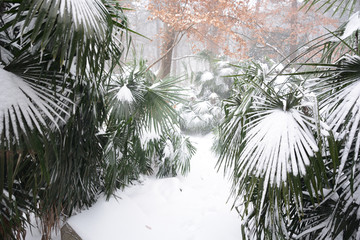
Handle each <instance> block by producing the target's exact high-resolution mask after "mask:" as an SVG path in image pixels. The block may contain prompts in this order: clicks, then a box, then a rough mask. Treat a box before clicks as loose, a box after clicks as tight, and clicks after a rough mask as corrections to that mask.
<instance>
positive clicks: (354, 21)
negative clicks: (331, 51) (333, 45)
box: [340, 12, 360, 39]
mask: <svg viewBox="0 0 360 240" xmlns="http://www.w3.org/2000/svg"><path fill="white" fill-rule="evenodd" d="M359 29H360V12H356V13H354V14H353V15H351V17H350V18H349V22H348V23H347V24H346V27H345V31H344V33H343V35H342V36H341V37H340V38H341V39H345V38H347V37H349V36H351V35H352V34H353V33H354V32H355V31H356V30H359Z"/></svg>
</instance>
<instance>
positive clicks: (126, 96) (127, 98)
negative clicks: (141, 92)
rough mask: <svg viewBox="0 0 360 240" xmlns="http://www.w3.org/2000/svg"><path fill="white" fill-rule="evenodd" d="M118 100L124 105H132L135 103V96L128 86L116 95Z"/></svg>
mask: <svg viewBox="0 0 360 240" xmlns="http://www.w3.org/2000/svg"><path fill="white" fill-rule="evenodd" d="M116 98H117V99H118V100H119V101H120V102H122V103H125V102H127V103H132V102H133V101H134V96H133V95H132V93H131V91H130V89H129V88H128V87H127V86H126V84H125V85H124V86H122V87H121V88H120V90H119V92H118V93H117V94H116Z"/></svg>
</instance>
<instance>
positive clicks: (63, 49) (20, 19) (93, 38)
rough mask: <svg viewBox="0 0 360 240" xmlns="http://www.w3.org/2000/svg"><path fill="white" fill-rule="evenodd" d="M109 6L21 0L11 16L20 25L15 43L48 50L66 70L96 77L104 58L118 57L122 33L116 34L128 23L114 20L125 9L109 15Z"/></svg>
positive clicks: (91, 1)
mask: <svg viewBox="0 0 360 240" xmlns="http://www.w3.org/2000/svg"><path fill="white" fill-rule="evenodd" d="M110 5H111V4H109V3H108V2H106V6H105V5H104V3H103V1H101V0H32V1H21V2H20V4H19V5H14V10H13V11H11V12H10V14H8V18H9V19H10V21H9V23H13V26H15V25H16V26H18V27H19V28H20V34H18V36H15V37H16V42H20V43H21V44H22V45H23V46H25V47H26V48H29V49H30V51H31V52H36V51H40V52H41V53H44V52H47V51H49V52H50V53H51V55H52V57H53V60H56V61H54V62H56V63H58V62H59V63H60V66H62V67H63V69H62V71H65V72H66V73H68V72H71V73H73V74H75V73H76V74H77V75H82V76H84V75H90V76H92V78H94V76H95V75H97V74H102V71H100V72H99V70H100V69H102V68H103V66H104V64H105V59H109V58H110V57H109V56H112V57H113V58H116V57H115V56H117V57H119V56H120V55H121V52H122V49H123V45H122V42H121V40H120V38H121V36H116V35H115V34H114V33H117V32H119V31H120V32H121V31H122V30H123V29H124V28H126V22H124V21H125V20H124V21H123V20H121V23H119V22H116V20H115V19H112V17H114V18H116V17H118V15H117V14H122V12H121V11H116V13H115V11H113V9H112V13H111V14H110V13H109V11H108V8H110ZM111 7H112V6H111ZM112 8H114V9H117V8H116V7H112ZM118 8H119V9H120V7H118ZM14 12H15V14H14ZM15 15H16V17H15ZM121 19H123V18H121ZM9 26H10V27H11V25H9ZM114 43H116V44H114ZM112 60H114V59H112Z"/></svg>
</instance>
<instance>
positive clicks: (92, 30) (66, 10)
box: [18, 0, 108, 43]
mask: <svg viewBox="0 0 360 240" xmlns="http://www.w3.org/2000/svg"><path fill="white" fill-rule="evenodd" d="M23 4H24V3H23ZM20 9H21V8H20ZM21 10H25V11H27V12H26V13H27V16H26V18H25V19H24V23H23V25H22V29H21V31H22V32H24V31H25V32H26V31H28V30H29V29H28V27H29V26H30V25H32V26H35V27H34V31H33V32H32V35H33V37H32V40H35V38H36V35H37V34H38V31H40V26H42V25H43V24H45V25H44V26H45V31H47V32H48V31H50V30H51V29H52V28H53V27H54V26H55V28H56V33H57V35H58V36H57V37H60V36H61V35H63V36H67V35H68V34H71V32H73V31H74V32H77V33H83V34H85V35H87V36H92V37H95V38H99V39H98V40H104V38H105V34H106V32H107V28H108V27H107V23H108V14H107V10H106V8H105V6H104V5H103V3H102V1H101V0H50V1H49V0H37V1H30V3H29V5H28V9H27V8H23V9H21ZM22 14H23V12H22V11H19V12H18V16H20V15H22ZM49 35H50V33H48V34H46V35H44V36H43V39H42V41H43V42H45V43H46V42H47V41H49V39H48V37H49Z"/></svg>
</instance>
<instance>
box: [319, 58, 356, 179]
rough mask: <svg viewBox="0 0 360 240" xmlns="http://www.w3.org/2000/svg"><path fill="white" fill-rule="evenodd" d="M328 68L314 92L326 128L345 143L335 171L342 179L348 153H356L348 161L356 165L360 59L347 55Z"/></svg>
mask: <svg viewBox="0 0 360 240" xmlns="http://www.w3.org/2000/svg"><path fill="white" fill-rule="evenodd" d="M329 66H330V65H327V67H329ZM330 67H331V68H330V69H331V70H332V73H331V74H329V75H325V76H323V77H320V78H319V79H318V80H317V81H316V84H317V87H315V90H316V91H317V92H321V94H319V97H320V100H321V101H320V107H321V111H322V112H323V114H324V115H325V116H326V119H327V123H328V125H329V126H330V128H331V129H332V130H333V132H334V133H336V137H337V140H345V146H344V151H342V153H341V162H340V167H339V170H338V171H339V176H341V173H342V171H343V169H344V166H345V164H346V162H347V161H349V154H350V150H351V151H354V152H355V154H354V155H353V156H354V157H355V159H353V160H351V161H357V159H358V156H359V151H360V133H359V131H358V129H359V127H360V57H359V56H357V55H354V56H350V55H346V56H344V57H343V58H342V59H341V60H340V61H339V62H338V63H337V64H333V65H331V66H330ZM354 142H355V144H354ZM352 146H354V147H352Z"/></svg>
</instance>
